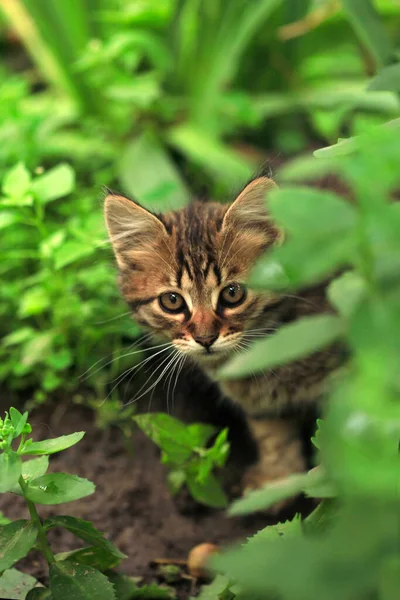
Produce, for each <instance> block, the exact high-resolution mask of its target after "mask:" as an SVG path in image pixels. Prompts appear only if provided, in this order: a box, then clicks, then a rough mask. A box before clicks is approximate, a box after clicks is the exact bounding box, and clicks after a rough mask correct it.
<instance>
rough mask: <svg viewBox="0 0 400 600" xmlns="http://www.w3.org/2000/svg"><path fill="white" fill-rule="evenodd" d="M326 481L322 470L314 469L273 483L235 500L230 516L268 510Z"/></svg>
mask: <svg viewBox="0 0 400 600" xmlns="http://www.w3.org/2000/svg"><path fill="white" fill-rule="evenodd" d="M325 480H326V476H325V474H324V472H323V471H322V470H321V469H312V470H311V471H309V472H308V473H301V474H300V475H290V476H289V477H285V478H284V479H279V480H277V481H272V482H271V483H268V484H266V485H265V486H264V487H263V488H261V489H259V490H254V491H251V492H249V493H248V494H247V495H246V496H245V497H244V498H240V499H239V500H235V502H233V504H232V505H231V506H230V508H229V515H230V516H232V517H236V516H238V515H247V514H249V513H252V512H256V511H259V510H266V509H267V508H269V507H270V506H272V505H273V504H276V503H277V502H280V501H281V500H285V499H286V498H291V497H292V496H297V495H298V494H300V493H301V492H302V491H304V490H306V489H307V488H308V487H312V486H316V485H318V484H320V483H321V482H325Z"/></svg>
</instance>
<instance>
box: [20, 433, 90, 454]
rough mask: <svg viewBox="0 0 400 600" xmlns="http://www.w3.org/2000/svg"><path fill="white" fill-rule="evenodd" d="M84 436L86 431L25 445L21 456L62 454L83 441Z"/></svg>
mask: <svg viewBox="0 0 400 600" xmlns="http://www.w3.org/2000/svg"><path fill="white" fill-rule="evenodd" d="M84 435H85V432H84V431H77V432H76V433H70V434H69V435H62V436H60V437H57V438H53V439H51V440H43V441H41V442H32V443H31V444H25V446H24V447H23V448H22V451H21V454H29V455H32V454H34V455H40V454H55V452H61V451H62V450H66V449H67V448H70V447H71V446H74V445H75V444H77V443H78V442H80V441H81V439H82V438H83V436H84Z"/></svg>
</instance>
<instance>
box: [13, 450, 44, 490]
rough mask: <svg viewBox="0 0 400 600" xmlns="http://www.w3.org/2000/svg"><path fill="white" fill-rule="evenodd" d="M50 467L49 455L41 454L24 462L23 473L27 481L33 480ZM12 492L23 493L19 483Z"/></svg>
mask: <svg viewBox="0 0 400 600" xmlns="http://www.w3.org/2000/svg"><path fill="white" fill-rule="evenodd" d="M48 467H49V459H48V457H47V456H40V457H39V458H34V459H32V460H27V461H24V462H23V463H22V469H21V475H22V477H23V478H24V480H25V481H32V479H36V478H37V477H41V476H42V475H44V474H45V473H46V471H47V469H48ZM10 492H12V493H13V494H18V495H19V496H21V495H22V490H21V487H20V486H19V484H17V485H15V486H14V487H13V488H12V489H11V490H10Z"/></svg>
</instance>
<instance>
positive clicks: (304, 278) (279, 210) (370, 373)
mask: <svg viewBox="0 0 400 600" xmlns="http://www.w3.org/2000/svg"><path fill="white" fill-rule="evenodd" d="M399 152H400V142H399V138H398V133H397V129H396V128H394V129H392V128H381V129H380V128H377V129H374V130H372V131H371V132H368V133H365V134H364V135H363V136H360V138H359V139H358V140H357V144H356V146H355V147H354V148H353V152H352V153H351V154H347V153H346V154H345V155H344V156H343V155H340V153H335V152H332V151H331V152H330V153H328V155H325V161H327V162H326V163H325V165H324V168H326V169H328V170H329V172H331V173H332V172H333V173H336V174H337V175H338V176H340V177H341V178H342V180H344V181H345V182H346V184H347V185H348V187H349V188H351V192H352V196H353V198H354V202H352V203H350V202H348V201H345V200H343V199H342V198H340V197H338V196H337V195H336V194H335V193H333V192H327V191H323V190H317V189H315V188H314V189H313V188H307V187H303V186H297V187H296V186H292V187H283V188H282V189H280V190H277V191H274V192H273V193H272V194H270V195H269V197H268V207H269V210H270V212H271V214H272V216H273V218H274V219H275V220H276V222H277V223H278V225H280V226H281V227H282V229H283V230H285V231H286V232H287V241H286V243H285V244H284V245H283V246H281V247H280V248H277V249H276V250H273V251H272V252H270V253H268V254H267V255H266V256H264V257H263V258H262V259H261V260H260V262H259V264H258V265H257V266H256V267H255V270H254V272H253V274H252V275H251V277H250V283H251V284H252V285H254V286H256V287H257V288H259V289H268V290H271V289H273V290H275V291H277V292H279V291H280V292H284V293H285V292H286V291H289V292H293V291H294V290H296V289H298V288H299V287H302V286H308V285H311V284H313V283H316V282H318V281H323V280H326V279H327V278H332V282H331V283H330V285H329V292H328V293H329V298H330V300H331V302H332V304H333V306H334V307H335V309H336V311H337V312H336V315H334V316H326V317H321V316H318V317H313V318H303V319H302V320H300V321H298V322H296V323H294V324H289V325H286V326H285V327H282V329H281V330H280V331H278V332H277V333H276V334H275V335H274V336H272V337H270V338H268V339H265V340H262V341H258V342H255V343H254V344H253V346H252V348H251V349H250V350H248V351H246V352H245V353H243V354H241V355H240V356H237V357H235V358H234V359H233V360H232V361H231V362H230V363H229V364H228V365H227V366H225V367H224V368H223V369H222V371H221V373H220V375H221V377H229V378H234V377H240V376H243V375H244V374H248V373H250V372H253V371H257V370H262V369H266V368H273V367H274V366H276V365H277V364H279V365H282V364H285V363H287V362H290V361H292V360H293V359H294V358H301V357H302V356H304V355H308V354H310V353H312V352H313V351H315V350H316V349H323V348H325V347H326V346H327V345H329V344H330V343H331V342H333V341H336V340H340V341H341V343H342V344H343V345H344V346H345V347H346V348H347V349H349V350H350V352H351V360H350V361H349V363H348V365H347V367H346V369H345V370H344V371H343V372H342V373H341V374H338V375H337V376H336V377H335V378H334V380H333V381H332V383H331V393H330V399H329V403H328V405H327V408H326V409H325V411H324V419H323V422H321V421H320V422H319V428H318V432H317V434H316V436H315V438H314V444H315V445H316V446H317V447H318V454H319V462H320V467H318V468H316V469H314V470H312V471H310V472H309V473H306V474H304V475H293V476H292V477H290V478H288V479H285V480H282V481H280V482H279V481H278V482H276V483H274V484H271V485H267V486H266V487H265V488H264V489H261V490H258V491H255V492H253V493H250V494H249V495H248V496H246V497H245V498H243V499H241V500H238V501H236V502H235V503H234V504H233V505H232V507H231V508H230V513H231V514H232V515H240V514H247V513H250V512H253V511H255V510H260V509H265V508H267V507H268V506H270V505H272V504H274V503H275V502H277V501H279V500H281V499H284V498H288V497H291V496H293V495H296V494H298V493H300V492H305V493H306V494H307V495H309V496H313V497H316V498H320V499H321V498H322V499H323V500H322V502H321V504H320V505H319V506H318V508H317V509H316V510H315V511H314V512H312V513H311V515H310V516H308V517H307V518H306V519H304V520H302V519H300V518H299V517H296V518H295V519H294V520H293V521H291V522H288V523H286V524H282V525H279V526H278V527H277V528H274V527H272V528H271V527H267V528H266V529H264V530H262V531H260V532H259V533H257V534H256V535H255V536H254V537H253V538H250V539H249V540H248V542H247V543H246V544H245V545H244V546H243V547H241V548H237V549H233V550H231V551H228V552H227V553H226V554H225V555H222V556H221V557H220V558H216V559H215V561H214V565H215V567H216V568H217V569H218V570H219V571H220V572H222V573H223V574H224V575H226V578H225V579H223V580H221V579H219V580H218V582H219V583H218V585H220V584H221V586H222V587H223V586H225V587H224V589H228V590H230V591H229V594H231V595H230V596H227V597H230V598H236V597H237V598H255V597H257V598H258V597H260V598H274V599H275V598H279V600H295V599H296V600H303V599H304V600H314V599H315V600H317V599H318V600H321V599H323V600H337V598H341V599H346V600H347V599H349V600H350V599H351V600H354V599H355V600H366V599H367V598H368V599H369V598H377V599H379V600H387V599H390V600H392V599H394V598H397V597H399V594H400V579H399V573H400V569H399V566H400V546H399V529H398V525H399V498H400V495H399V494H400V469H399V442H400V380H399V368H398V357H399V352H400V346H399V340H400V276H399V274H400V268H399V267H400V235H399V232H400V210H399V208H400V205H399V203H398V202H393V201H392V193H393V191H394V190H396V189H398V185H399V181H400V176H399V171H398V160H397V158H398V155H399ZM313 161H314V164H315V162H318V161H316V159H313ZM303 164H304V163H303ZM317 170H318V164H317ZM289 173H290V171H284V174H285V175H286V177H287V176H288V174H289ZM293 175H294V173H293V171H292V176H293ZM302 176H303V177H304V178H305V179H309V177H310V170H308V172H307V171H305V172H303V174H302ZM299 177H300V175H299V171H298V170H297V172H296V173H295V178H296V179H298V178H299ZM338 271H339V272H341V274H340V275H338V276H336V277H335V276H334V274H335V273H337V272H338ZM232 581H234V583H235V585H236V588H235V590H234V588H232V586H231V582H232ZM215 585H216V587H218V585H217V584H215ZM232 590H234V591H232ZM222 592H223V590H222ZM222 592H221V590H220V589H219V591H218V590H216V592H215V594H214V592H213V594H214V595H210V590H209V589H206V590H205V591H204V595H203V596H202V597H204V598H217V597H221V596H218V593H222ZM227 593H228V592H227ZM207 594H208V595H207ZM222 597H224V596H222Z"/></svg>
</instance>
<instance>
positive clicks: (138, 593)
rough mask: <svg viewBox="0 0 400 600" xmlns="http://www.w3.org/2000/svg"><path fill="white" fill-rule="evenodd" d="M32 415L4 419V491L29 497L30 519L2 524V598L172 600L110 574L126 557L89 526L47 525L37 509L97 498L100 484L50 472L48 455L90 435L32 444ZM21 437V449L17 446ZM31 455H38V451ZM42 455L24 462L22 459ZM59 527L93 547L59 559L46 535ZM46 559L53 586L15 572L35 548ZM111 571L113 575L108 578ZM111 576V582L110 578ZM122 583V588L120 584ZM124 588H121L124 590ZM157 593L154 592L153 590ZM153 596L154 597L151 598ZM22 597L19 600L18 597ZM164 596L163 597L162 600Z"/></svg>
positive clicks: (65, 521)
mask: <svg viewBox="0 0 400 600" xmlns="http://www.w3.org/2000/svg"><path fill="white" fill-rule="evenodd" d="M27 419H28V413H27V412H25V413H24V414H21V413H20V412H19V411H18V410H16V409H15V408H13V407H12V408H11V409H10V411H9V413H6V414H5V418H4V419H0V450H1V453H0V481H1V482H2V488H1V492H3V493H4V492H11V493H18V494H20V495H21V496H23V497H24V499H25V501H26V504H27V507H28V509H29V513H30V517H31V519H30V520H19V521H12V522H8V521H7V519H2V521H1V523H0V548H1V553H0V573H1V575H0V593H1V595H2V596H3V595H4V597H10V598H11V597H12V598H21V599H22V598H27V599H31V600H35V599H41V598H48V597H50V595H51V597H52V598H59V599H60V600H62V598H65V599H70V598H80V599H82V600H83V599H91V598H93V597H94V596H95V597H96V598H104V599H107V600H111V599H112V600H124V599H125V600H131V598H147V597H152V598H156V597H157V598H170V597H171V595H170V594H169V593H166V590H164V589H163V588H158V586H156V585H153V586H144V587H143V588H141V587H138V586H136V585H135V586H134V588H129V589H128V592H129V593H128V595H127V587H126V585H123V584H122V583H120V581H119V577H120V576H119V575H116V574H113V573H112V572H111V571H110V569H112V568H114V567H116V566H118V564H119V563H120V562H121V560H123V559H124V558H126V556H125V554H122V552H120V551H119V550H118V549H117V548H116V547H115V546H114V544H113V543H112V542H110V541H109V540H107V539H106V538H105V537H104V535H103V534H102V533H101V532H100V531H98V530H97V529H96V528H95V527H94V526H93V525H92V523H90V522H89V521H83V520H82V519H77V518H75V517H69V516H64V515H58V516H54V517H52V518H51V519H46V520H45V521H44V522H43V521H41V519H40V518H39V515H38V513H37V509H36V504H53V505H54V504H60V503H64V502H71V501H72V500H76V499H78V498H82V497H85V496H88V495H90V494H92V493H93V491H94V485H93V484H92V483H91V482H89V481H87V480H86V479H81V478H79V477H77V476H76V475H68V474H66V473H47V474H46V471H47V467H48V462H49V461H48V456H49V454H53V453H55V452H60V451H62V450H65V449H66V448H69V447H70V446H72V445H73V444H76V443H78V442H79V441H80V440H81V439H82V437H83V435H84V432H79V433H75V434H70V435H67V436H61V437H59V438H54V439H52V440H44V441H42V442H32V439H31V438H27V436H28V435H29V434H30V433H31V432H32V428H31V426H30V424H29V423H28V422H27ZM18 438H20V440H19V443H18V446H16V442H15V441H14V440H17V441H18ZM30 450H33V451H32V452H31V451H30ZM30 454H40V455H41V456H40V457H39V458H33V459H30V460H29V461H26V462H24V463H22V462H21V456H24V455H30ZM54 527H63V528H64V529H67V530H68V531H70V532H71V533H73V534H74V535H75V536H76V537H78V538H80V539H81V540H84V541H85V542H86V543H88V544H89V546H88V547H87V548H82V549H80V550H74V551H72V552H64V553H59V554H57V555H54V554H53V552H52V550H51V548H50V546H49V543H48V540H47V537H46V534H47V532H48V531H49V530H50V529H52V528H54ZM34 545H35V546H36V548H37V549H38V550H39V551H40V552H41V553H42V554H43V557H44V558H45V560H46V561H47V563H48V566H49V587H48V588H45V587H38V586H37V585H36V583H37V582H36V580H35V579H34V578H32V577H30V576H28V575H24V574H22V573H20V572H19V571H17V570H15V569H12V568H11V567H12V566H13V565H14V564H15V563H16V562H17V561H18V560H19V559H21V558H24V557H25V556H26V555H27V554H28V553H29V551H30V550H31V548H33V546H34ZM104 572H106V573H107V574H104ZM109 573H110V575H111V579H109V577H108V574H109ZM114 583H115V584H118V586H117V585H114ZM119 588H120V589H119ZM148 588H151V589H148ZM152 593H153V595H151V594H152ZM15 594H17V595H15ZM157 594H158V595H157Z"/></svg>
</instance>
